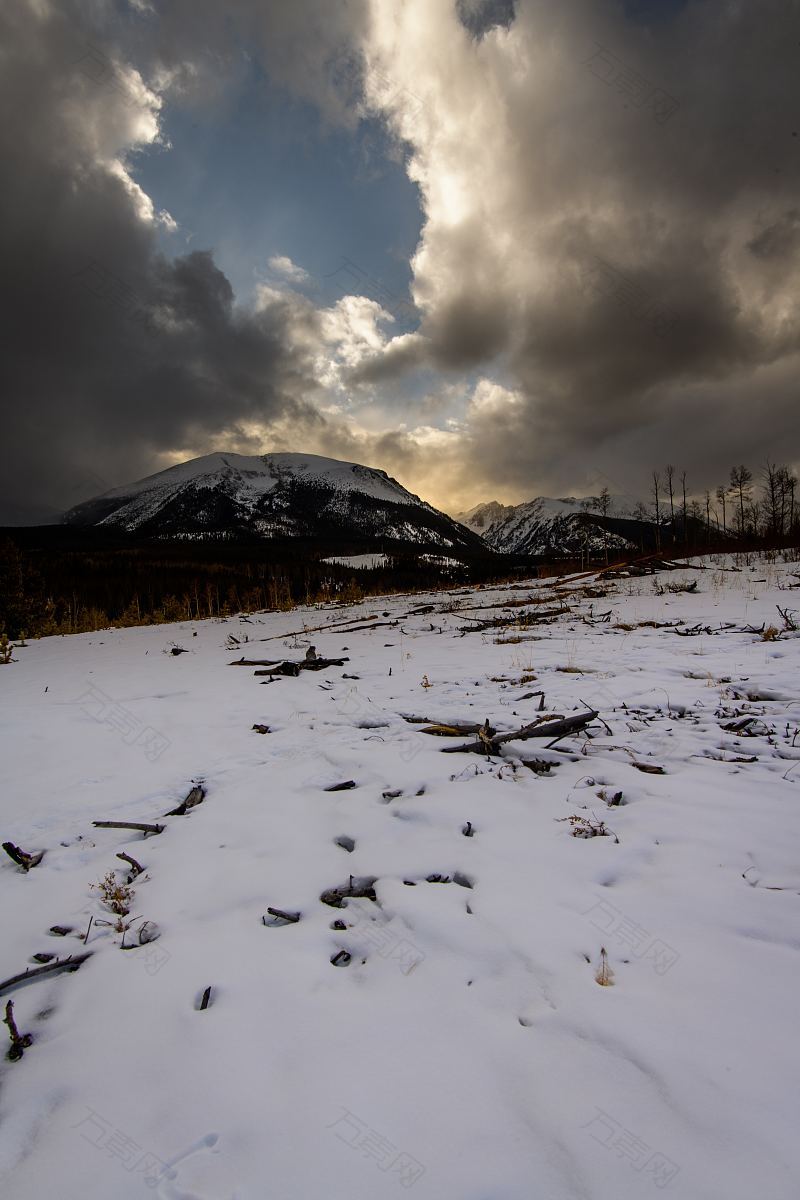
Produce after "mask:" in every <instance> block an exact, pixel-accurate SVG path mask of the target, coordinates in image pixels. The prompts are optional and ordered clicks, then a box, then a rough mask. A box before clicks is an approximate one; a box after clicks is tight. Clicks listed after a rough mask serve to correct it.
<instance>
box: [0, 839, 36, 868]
mask: <svg viewBox="0 0 800 1200" xmlns="http://www.w3.org/2000/svg"><path fill="white" fill-rule="evenodd" d="M3 849H4V850H5V852H6V854H7V855H8V857H9V858H11V859H13V860H14V862H15V863H16V864H17V866H18V867H22V869H23V871H29V870H30V869H31V867H38V865H39V863H40V862H41V861H42V859H43V858H44V850H40V851H39V852H38V853H36V854H28V853H27V851H25V850H22V849H20V847H19V846H15V845H14V843H13V842H3Z"/></svg>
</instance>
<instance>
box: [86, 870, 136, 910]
mask: <svg viewBox="0 0 800 1200" xmlns="http://www.w3.org/2000/svg"><path fill="white" fill-rule="evenodd" d="M92 888H93V890H95V891H98V892H99V893H100V899H101V900H102V901H103V903H104V904H105V905H106V907H107V908H110V909H111V912H113V913H115V914H116V915H117V916H118V917H126V916H127V915H128V913H129V912H130V910H131V901H132V900H133V888H131V887H128V885H127V884H126V883H118V882H117V880H116V877H115V875H114V872H113V871H109V872H108V874H107V875H106V876H105V878H103V879H101V880H100V882H99V883H93V884H92Z"/></svg>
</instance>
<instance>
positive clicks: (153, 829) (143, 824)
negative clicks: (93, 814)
mask: <svg viewBox="0 0 800 1200" xmlns="http://www.w3.org/2000/svg"><path fill="white" fill-rule="evenodd" d="M92 824H93V825H94V826H95V828H97V829H136V830H138V831H139V832H140V833H143V834H144V835H145V837H147V835H148V833H163V832H164V830H165V828H166V826H165V825H154V824H151V823H149V822H147V821H92Z"/></svg>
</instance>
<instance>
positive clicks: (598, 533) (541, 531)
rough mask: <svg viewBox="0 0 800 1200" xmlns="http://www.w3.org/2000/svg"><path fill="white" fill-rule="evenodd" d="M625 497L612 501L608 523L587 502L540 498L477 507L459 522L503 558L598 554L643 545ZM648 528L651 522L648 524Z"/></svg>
mask: <svg viewBox="0 0 800 1200" xmlns="http://www.w3.org/2000/svg"><path fill="white" fill-rule="evenodd" d="M629 510H630V502H629V500H628V499H627V498H626V497H611V500H610V508H609V515H608V518H607V520H606V521H605V530H604V528H603V525H604V522H603V520H602V518H601V517H600V516H599V514H598V513H597V512H596V511H594V510H593V509H592V507H591V506H590V504H589V503H588V502H587V501H586V500H582V499H578V498H576V497H575V496H567V497H565V498H564V499H561V500H552V499H550V498H549V497H547V496H539V497H538V498H537V499H536V500H527V501H525V502H524V503H522V504H511V505H506V504H499V503H498V502H497V501H496V500H492V501H490V502H489V503H488V504H478V505H477V506H476V507H475V508H472V509H470V510H469V511H468V512H464V513H459V514H458V516H457V517H456V520H458V521H460V522H461V523H462V524H463V525H465V526H466V527H467V528H468V529H471V530H473V532H475V533H477V534H479V535H480V536H481V537H483V539H484V541H485V542H486V543H487V545H489V546H491V547H492V549H493V550H498V551H500V552H501V553H503V554H531V555H535V554H557V555H558V554H563V555H574V554H581V553H585V552H586V551H587V550H588V552H589V553H591V554H598V553H599V552H601V551H602V550H603V549H604V548H605V547H606V546H607V547H608V549H609V550H630V549H635V548H637V546H638V544H639V543H638V540H637V539H638V535H639V533H640V523H639V522H636V521H634V520H633V519H632V517H631V513H630V511H629ZM648 525H649V523H648Z"/></svg>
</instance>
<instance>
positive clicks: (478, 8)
mask: <svg viewBox="0 0 800 1200" xmlns="http://www.w3.org/2000/svg"><path fill="white" fill-rule="evenodd" d="M514 9H515V0H456V11H457V13H458V17H459V20H460V21H461V23H462V25H464V26H465V28H467V29H468V30H469V31H470V33H472V34H474V36H475V37H478V38H480V37H483V35H484V34H485V33H487V32H488V31H489V30H490V29H494V28H495V27H496V26H497V25H505V26H506V27H508V26H509V25H510V24H511V22H512V21H513V20H514Z"/></svg>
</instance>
